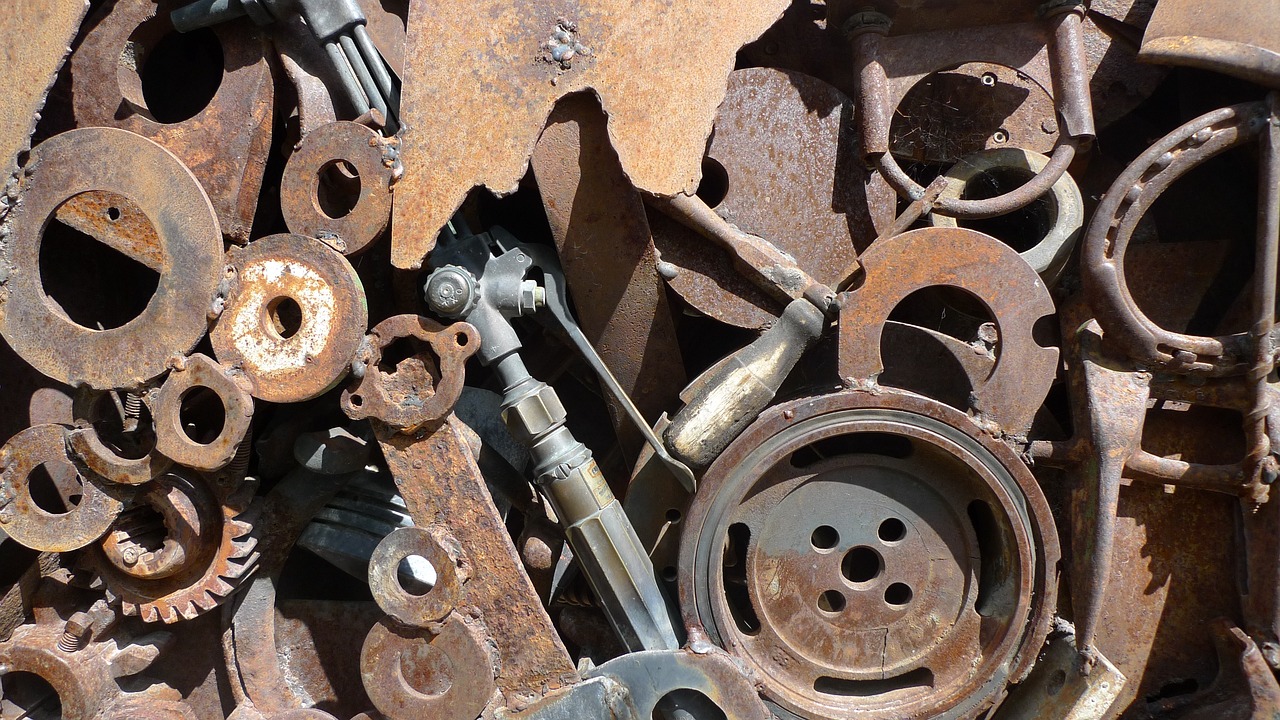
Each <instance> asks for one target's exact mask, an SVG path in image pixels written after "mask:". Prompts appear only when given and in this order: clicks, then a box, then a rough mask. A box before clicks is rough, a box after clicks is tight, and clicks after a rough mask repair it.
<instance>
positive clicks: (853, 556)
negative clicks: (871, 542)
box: [840, 545, 884, 583]
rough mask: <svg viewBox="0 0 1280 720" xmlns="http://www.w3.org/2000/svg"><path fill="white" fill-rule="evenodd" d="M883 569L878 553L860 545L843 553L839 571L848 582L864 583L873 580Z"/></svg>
mask: <svg viewBox="0 0 1280 720" xmlns="http://www.w3.org/2000/svg"><path fill="white" fill-rule="evenodd" d="M883 569H884V562H883V561H882V560H881V559H880V553H878V552H876V551H875V550H872V549H871V548H869V547H867V546H865V545H862V546H859V547H856V548H854V549H852V550H850V551H849V552H847V553H845V556H844V560H842V561H840V573H841V574H842V575H844V576H845V578H846V579H847V580H848V581H849V582H855V583H864V582H869V581H871V580H875V579H876V578H877V577H879V576H880V571H881V570H883Z"/></svg>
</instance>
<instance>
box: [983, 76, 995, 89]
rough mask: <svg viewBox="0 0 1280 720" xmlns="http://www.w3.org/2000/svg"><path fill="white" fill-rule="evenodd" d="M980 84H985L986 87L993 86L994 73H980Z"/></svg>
mask: <svg viewBox="0 0 1280 720" xmlns="http://www.w3.org/2000/svg"><path fill="white" fill-rule="evenodd" d="M982 84H983V85H986V86H987V87H995V86H996V75H995V73H982Z"/></svg>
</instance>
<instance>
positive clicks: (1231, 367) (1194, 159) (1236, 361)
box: [1080, 102, 1274, 376]
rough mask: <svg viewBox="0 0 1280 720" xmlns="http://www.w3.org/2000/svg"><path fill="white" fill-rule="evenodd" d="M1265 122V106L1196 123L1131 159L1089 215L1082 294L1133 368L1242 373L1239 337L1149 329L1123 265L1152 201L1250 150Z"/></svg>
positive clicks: (1246, 346) (1244, 339)
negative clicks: (1205, 168)
mask: <svg viewBox="0 0 1280 720" xmlns="http://www.w3.org/2000/svg"><path fill="white" fill-rule="evenodd" d="M1269 115H1270V112H1269V110H1268V107H1267V103H1265V102H1254V103H1244V104H1241V105H1235V106H1232V107H1227V108H1221V109H1219V110H1214V111H1212V112H1209V113H1206V114H1204V115H1201V116H1200V117H1198V118H1196V119H1195V120H1192V121H1191V122H1189V123H1187V124H1185V125H1183V126H1182V127H1180V128H1178V129H1177V130H1174V131H1173V132H1171V133H1169V134H1168V135H1166V136H1164V138H1162V139H1161V140H1160V141H1159V142H1157V143H1156V144H1154V145H1152V146H1151V147H1150V148H1148V149H1147V151H1146V152H1144V153H1142V154H1141V155H1139V156H1138V158H1137V159H1136V160H1134V161H1133V162H1132V163H1131V164H1130V165H1129V167H1128V168H1126V169H1125V171H1124V172H1123V173H1121V174H1120V176H1119V177H1118V178H1116V180H1115V182H1114V183H1112V185H1111V187H1110V189H1108V190H1107V194H1106V195H1105V196H1104V197H1103V199H1102V203H1101V204H1100V205H1098V209H1097V211H1096V212H1094V214H1093V221H1092V223H1091V224H1090V225H1089V230H1088V233H1087V234H1086V235H1085V238H1084V251H1083V255H1082V256H1081V262H1080V271H1081V276H1082V279H1083V281H1084V289H1085V293H1086V295H1087V296H1088V298H1089V303H1090V305H1091V306H1092V307H1093V310H1094V312H1096V313H1097V316H1098V323H1099V324H1100V325H1102V329H1103V330H1104V331H1105V333H1106V337H1107V341H1108V342H1116V343H1119V344H1120V345H1121V346H1122V347H1124V349H1125V350H1126V351H1127V353H1128V354H1129V356H1130V357H1131V358H1133V360H1135V361H1136V362H1138V363H1141V364H1145V365H1148V366H1152V367H1154V368H1162V369H1165V370H1169V371H1171V372H1177V373H1192V372H1195V373H1203V374H1206V375H1210V376H1224V375H1239V374H1242V373H1244V372H1245V371H1246V370H1247V369H1248V368H1249V363H1250V357H1249V353H1250V352H1251V350H1250V341H1249V338H1248V334H1247V333H1238V334H1236V335H1228V336H1223V337H1201V336H1197V335H1185V334H1183V333H1176V332H1172V331H1170V330H1166V329H1164V328H1162V327H1160V326H1158V325H1156V324H1155V323H1154V322H1152V321H1151V319H1150V318H1148V317H1147V315H1146V313H1144V312H1142V310H1141V309H1140V308H1139V307H1138V304H1137V303H1136V302H1135V301H1134V299H1133V295H1131V294H1130V293H1129V288H1128V285H1127V284H1126V283H1125V274H1124V261H1125V252H1126V251H1127V250H1128V248H1129V240H1130V239H1131V238H1132V236H1133V232H1134V230H1135V229H1136V228H1137V226H1138V223H1139V221H1141V220H1142V217H1143V216H1144V215H1145V214H1146V212H1147V210H1149V209H1150V208H1151V206H1152V205H1153V204H1154V203H1155V201H1156V200H1157V199H1158V198H1159V197H1160V194H1161V193H1162V192H1164V190H1165V189H1167V188H1168V187H1169V185H1171V184H1172V183H1173V182H1174V181H1176V180H1178V179H1179V178H1181V177H1183V176H1184V175H1186V174H1187V173H1188V172H1190V171H1191V170H1193V169H1195V168H1196V167H1198V166H1199V165H1201V164H1202V163H1203V162H1205V161H1206V160H1208V159H1210V158H1212V157H1214V156H1216V155H1219V154H1221V153H1223V152H1225V151H1227V150H1229V149H1231V148H1233V147H1237V146H1239V145H1243V144H1244V143H1247V142H1252V141H1253V140H1254V139H1256V138H1257V137H1258V135H1259V134H1260V133H1261V132H1262V130H1263V129H1265V128H1266V127H1267V122H1268V117H1269ZM1272 211H1273V212H1274V208H1273V209H1272Z"/></svg>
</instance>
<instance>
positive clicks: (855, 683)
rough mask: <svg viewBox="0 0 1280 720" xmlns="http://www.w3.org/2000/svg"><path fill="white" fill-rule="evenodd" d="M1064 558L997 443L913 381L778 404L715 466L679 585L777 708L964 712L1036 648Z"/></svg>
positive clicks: (809, 712)
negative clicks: (913, 388)
mask: <svg viewBox="0 0 1280 720" xmlns="http://www.w3.org/2000/svg"><path fill="white" fill-rule="evenodd" d="M1058 557H1059V550H1058V538H1057V534H1056V531H1055V529H1054V524H1053V521H1052V517H1051V516H1050V514H1049V508H1048V505H1047V503H1046V501H1045V498H1044V496H1043V494H1042V493H1041V492H1040V490H1039V487H1038V486H1037V485H1036V482H1035V480H1034V478H1033V477H1032V476H1031V474H1030V472H1029V471H1028V470H1027V468H1026V466H1025V465H1023V464H1022V462H1021V461H1020V460H1019V459H1018V457H1017V456H1016V455H1015V454H1014V453H1013V451H1012V450H1010V449H1009V448H1008V447H1007V446H1005V445H1003V444H1001V443H999V442H997V441H994V440H992V439H991V438H990V437H987V436H985V435H983V434H982V433H981V432H980V431H979V430H978V428H977V426H976V425H974V424H973V423H972V422H971V421H970V420H968V419H967V418H966V417H965V416H964V415H962V414H961V413H959V412H958V411H956V410H954V409H951V408H948V407H946V406H943V405H941V404H939V403H936V402H934V401H932V400H928V399H926V398H923V397H920V396H916V395H911V394H908V393H901V392H896V391H890V392H882V393H881V394H878V395H875V396H872V395H868V394H864V393H838V394H833V395H826V396H822V397H817V398H806V399H802V400H797V401H793V402H791V403H788V404H784V405H781V406H778V407H775V408H773V409H772V410H770V411H768V412H767V413H766V414H765V415H763V416H762V417H761V418H760V420H758V421H757V422H756V423H755V424H754V425H753V426H752V427H751V428H749V429H748V430H747V431H746V432H745V433H743V435H742V436H741V437H739V438H738V440H737V441H735V442H734V443H733V444H732V445H730V446H729V448H728V449H727V450H726V451H725V452H724V454H723V455H721V457H720V458H719V459H718V460H717V461H716V462H715V463H714V464H713V465H712V466H711V467H710V468H709V469H708V471H707V473H706V476H705V477H704V478H703V481H702V485H701V487H700V488H699V492H698V494H697V496H696V497H695V499H694V502H693V505H692V506H691V507H690V509H689V512H688V521H687V522H686V523H685V524H684V529H683V534H682V537H681V556H680V568H679V572H680V576H679V582H680V600H681V605H682V609H683V614H684V618H685V622H686V624H687V625H688V626H689V628H690V632H691V633H696V632H697V629H698V628H700V627H701V628H705V630H706V632H707V634H708V636H709V637H710V638H711V639H712V640H713V641H714V642H716V643H718V644H720V645H721V646H722V647H724V648H725V649H726V650H728V651H729V652H730V653H731V654H733V655H735V656H737V657H738V658H739V659H740V660H742V661H744V662H745V663H746V664H747V665H748V666H750V667H751V669H753V670H754V671H756V673H757V675H758V676H759V677H760V678H762V680H763V692H764V695H765V697H766V698H767V699H768V700H769V701H770V702H771V703H772V704H774V705H775V711H776V712H777V713H778V714H779V715H780V716H782V717H785V718H810V719H817V718H844V717H851V716H853V715H854V714H855V713H856V715H857V717H860V718H890V717H892V718H923V717H935V716H939V715H943V714H945V716H946V717H973V716H974V715H976V714H977V713H978V712H980V711H981V710H982V709H985V708H986V707H987V706H988V705H989V704H990V702H991V701H992V700H993V699H994V697H995V694H996V693H998V692H999V691H1001V690H1002V689H1003V688H1004V687H1005V685H1006V684H1007V683H1009V682H1017V681H1018V680H1020V679H1021V677H1022V676H1023V675H1024V674H1025V672H1026V671H1027V670H1028V668H1029V667H1030V664H1031V663H1032V661H1034V659H1035V654H1036V651H1037V650H1038V649H1039V648H1040V646H1041V643H1042V641H1043V640H1044V637H1045V635H1046V633H1047V630H1048V623H1049V620H1050V618H1051V617H1052V614H1053V609H1054V608H1053V598H1054V597H1055V596H1056V585H1057V579H1056V570H1055V566H1056V563H1057V561H1058Z"/></svg>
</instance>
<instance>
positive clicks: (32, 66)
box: [0, 0, 89, 184]
mask: <svg viewBox="0 0 1280 720" xmlns="http://www.w3.org/2000/svg"><path fill="white" fill-rule="evenodd" d="M88 10H89V2H88V0H79V2H77V1H76V0H59V2H47V0H10V2H6V3H5V8H4V12H0V67H2V68H4V73H3V77H4V84H3V90H2V91H0V162H3V163H4V166H3V168H2V170H3V175H0V178H3V180H0V184H4V183H7V181H8V178H9V177H10V176H11V175H13V173H14V172H15V171H16V170H17V169H18V162H17V160H18V155H19V153H21V152H22V151H23V150H26V149H27V148H28V147H29V146H30V142H31V133H32V132H33V131H34V130H35V127H36V123H37V122H39V120H40V109H41V108H42V107H44V99H45V96H46V94H48V92H49V88H50V87H51V86H52V85H53V81H54V78H55V77H57V74H58V68H59V67H61V65H62V61H63V59H64V58H65V57H66V56H67V52H68V47H69V45H70V44H71V39H72V38H74V37H75V34H76V29H77V28H79V27H80V21H81V20H83V19H84V16H85V13H86V12H88Z"/></svg>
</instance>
